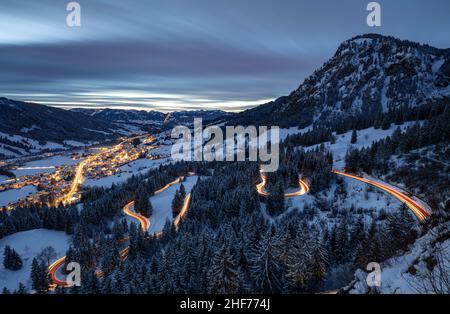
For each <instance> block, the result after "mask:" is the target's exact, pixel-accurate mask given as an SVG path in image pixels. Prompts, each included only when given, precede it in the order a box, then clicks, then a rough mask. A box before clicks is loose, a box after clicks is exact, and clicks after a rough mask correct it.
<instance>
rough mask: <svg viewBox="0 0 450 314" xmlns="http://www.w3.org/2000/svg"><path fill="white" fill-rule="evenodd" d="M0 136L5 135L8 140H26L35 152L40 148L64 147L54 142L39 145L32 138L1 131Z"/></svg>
mask: <svg viewBox="0 0 450 314" xmlns="http://www.w3.org/2000/svg"><path fill="white" fill-rule="evenodd" d="M0 136H2V137H6V138H8V139H9V140H10V141H13V142H27V143H28V144H29V145H31V146H33V147H34V148H35V149H34V151H35V152H36V150H41V149H64V148H65V147H64V146H63V145H61V144H58V143H54V142H46V143H45V144H44V145H41V144H39V141H36V140H33V139H31V138H27V137H23V136H20V135H11V134H6V133H3V132H0Z"/></svg>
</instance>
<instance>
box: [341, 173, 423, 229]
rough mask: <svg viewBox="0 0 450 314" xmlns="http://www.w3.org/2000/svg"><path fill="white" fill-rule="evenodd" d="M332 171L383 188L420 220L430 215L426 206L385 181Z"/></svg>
mask: <svg viewBox="0 0 450 314" xmlns="http://www.w3.org/2000/svg"><path fill="white" fill-rule="evenodd" d="M332 172H333V173H335V174H338V175H341V176H345V177H348V178H352V179H355V180H358V181H361V182H364V183H367V184H370V185H372V186H374V187H376V188H378V189H380V190H383V191H385V192H387V193H389V194H390V195H392V196H393V197H395V198H396V199H398V200H399V201H400V202H402V203H404V204H405V205H406V206H408V208H409V209H411V211H412V212H413V213H414V215H416V217H417V218H418V219H419V220H420V221H424V220H425V219H426V218H428V217H429V216H430V212H429V210H428V209H427V208H425V205H421V204H420V203H419V202H417V201H415V200H414V199H412V198H411V197H409V196H408V195H406V193H403V192H401V191H398V190H396V189H394V188H392V187H390V186H389V185H387V184H385V183H382V182H378V181H375V180H370V179H366V178H363V177H360V176H356V175H353V174H349V173H345V172H342V171H338V170H332Z"/></svg>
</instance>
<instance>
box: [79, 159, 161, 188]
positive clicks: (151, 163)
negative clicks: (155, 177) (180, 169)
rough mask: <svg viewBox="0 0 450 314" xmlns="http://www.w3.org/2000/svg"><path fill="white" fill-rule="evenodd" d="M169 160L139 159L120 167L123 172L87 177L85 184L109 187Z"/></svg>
mask: <svg viewBox="0 0 450 314" xmlns="http://www.w3.org/2000/svg"><path fill="white" fill-rule="evenodd" d="M167 162H168V159H155V160H150V159H138V160H135V161H133V162H130V163H128V164H126V165H124V166H122V167H120V169H121V170H122V172H121V173H118V174H115V175H112V176H108V177H104V178H100V179H87V180H86V181H85V182H84V183H83V185H86V186H97V187H105V188H109V187H111V186H112V185H113V184H120V183H124V182H125V181H126V180H128V179H129V178H131V176H133V175H137V174H143V173H145V172H147V171H149V170H151V169H154V168H157V167H159V166H160V165H162V164H164V163H167Z"/></svg>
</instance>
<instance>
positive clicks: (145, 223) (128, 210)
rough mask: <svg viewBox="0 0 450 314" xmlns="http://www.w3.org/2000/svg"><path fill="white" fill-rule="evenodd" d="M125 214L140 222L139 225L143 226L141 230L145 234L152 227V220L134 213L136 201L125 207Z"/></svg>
mask: <svg viewBox="0 0 450 314" xmlns="http://www.w3.org/2000/svg"><path fill="white" fill-rule="evenodd" d="M123 212H124V214H125V215H128V216H130V217H132V218H134V219H136V220H137V221H139V224H140V225H141V229H142V231H143V232H145V231H147V230H148V228H149V227H150V220H149V219H148V218H146V217H144V216H142V215H141V214H139V213H137V212H135V211H134V201H131V202H129V203H128V204H126V205H125V206H124V207H123Z"/></svg>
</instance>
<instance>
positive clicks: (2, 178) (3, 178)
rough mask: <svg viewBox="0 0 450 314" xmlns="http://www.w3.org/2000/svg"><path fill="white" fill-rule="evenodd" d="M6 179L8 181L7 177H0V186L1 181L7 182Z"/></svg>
mask: <svg viewBox="0 0 450 314" xmlns="http://www.w3.org/2000/svg"><path fill="white" fill-rule="evenodd" d="M8 179H9V177H7V176H2V175H0V184H1V183H3V181H5V180H8Z"/></svg>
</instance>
